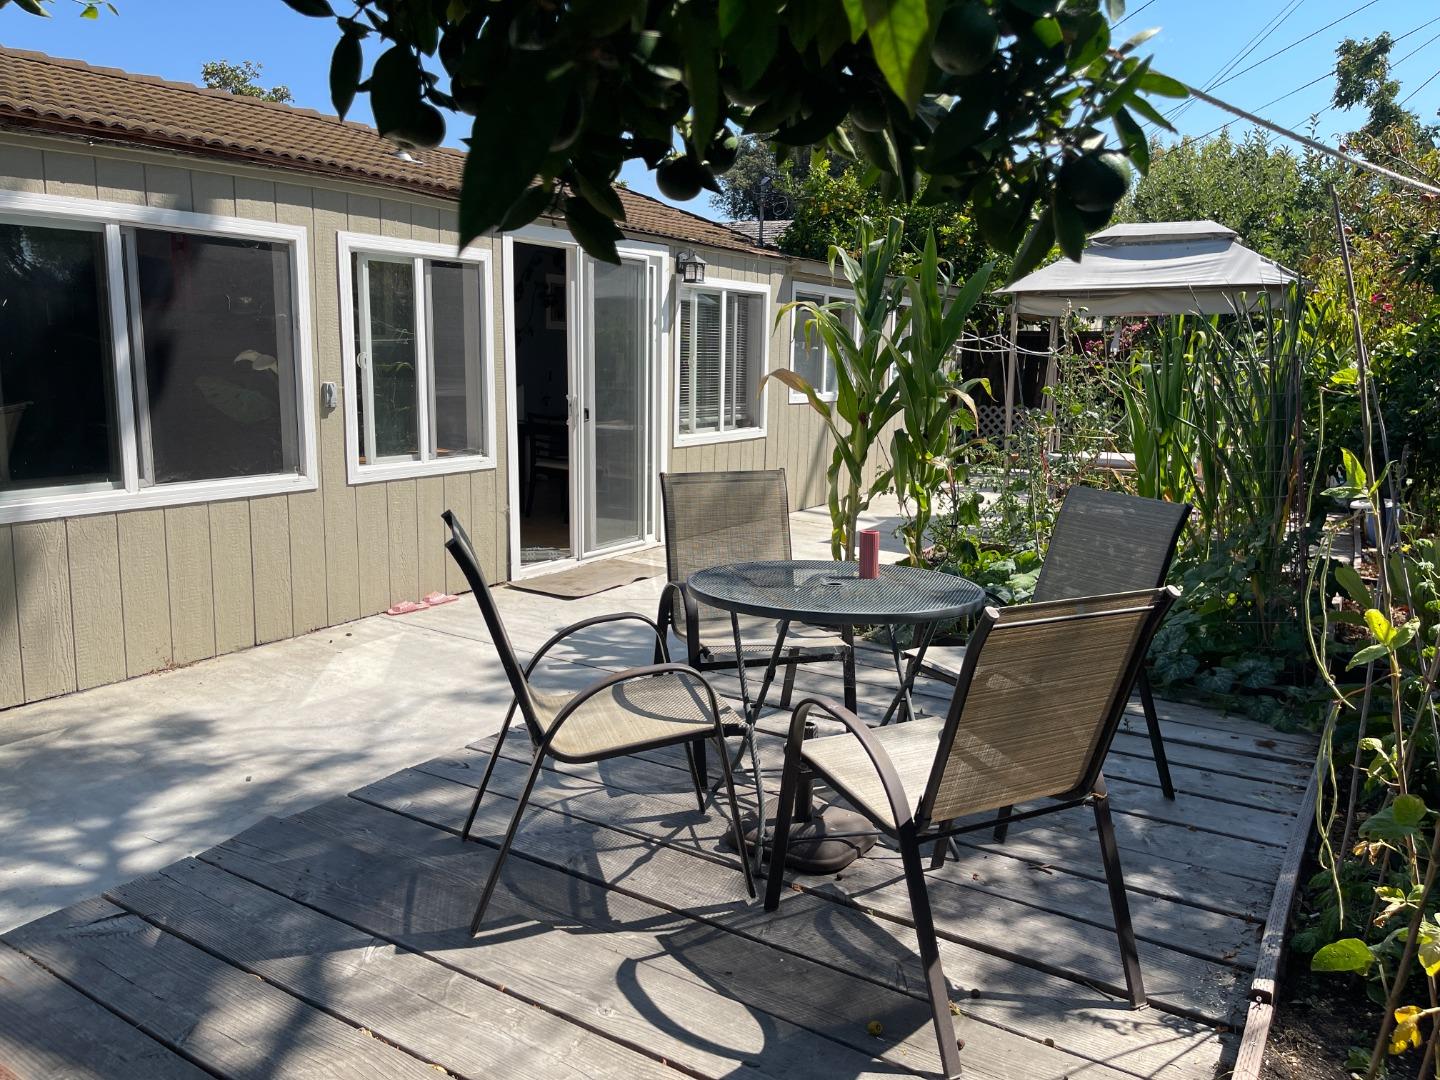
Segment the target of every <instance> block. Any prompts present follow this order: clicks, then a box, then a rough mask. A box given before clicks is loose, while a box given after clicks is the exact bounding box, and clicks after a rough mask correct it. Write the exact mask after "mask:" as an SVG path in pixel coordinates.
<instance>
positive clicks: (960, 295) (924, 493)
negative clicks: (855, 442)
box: [890, 232, 991, 566]
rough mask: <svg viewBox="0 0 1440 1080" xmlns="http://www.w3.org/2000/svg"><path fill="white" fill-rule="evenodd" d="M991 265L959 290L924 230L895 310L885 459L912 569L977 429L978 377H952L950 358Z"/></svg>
mask: <svg viewBox="0 0 1440 1080" xmlns="http://www.w3.org/2000/svg"><path fill="white" fill-rule="evenodd" d="M990 270H991V267H990V265H988V264H987V265H986V266H983V267H981V269H980V271H979V272H978V273H977V274H975V275H974V276H972V277H971V278H970V280H969V281H968V282H966V283H965V284H964V285H963V287H962V286H961V285H960V283H959V282H957V281H955V280H953V279H952V277H951V274H950V270H949V268H948V267H947V266H946V265H945V264H944V263H942V262H941V261H940V257H939V255H938V254H937V250H936V244H935V234H934V233H933V232H929V233H927V234H926V236H925V247H924V249H923V251H922V253H921V259H920V267H919V271H918V273H917V274H916V276H914V277H911V278H907V279H906V281H905V295H906V297H907V298H908V300H909V303H908V304H907V305H906V306H904V307H902V308H901V309H900V311H899V312H898V313H897V317H896V319H897V321H896V337H897V339H898V344H897V345H896V347H895V349H894V357H895V368H894V372H895V375H894V385H896V386H897V387H898V388H899V407H900V426H899V428H898V429H897V430H896V431H895V432H894V433H893V435H892V436H891V441H890V461H891V471H892V473H893V478H894V485H895V492H896V494H897V495H898V496H899V499H900V508H901V512H902V513H904V514H905V516H906V521H905V522H904V524H902V525H901V526H900V536H901V538H902V539H903V540H904V542H905V550H906V552H907V553H908V560H909V562H910V565H912V566H923V565H924V563H925V548H926V545H927V543H928V540H927V535H928V532H929V528H930V521H931V519H932V517H933V516H934V510H935V500H936V498H937V496H938V495H939V494H940V492H941V491H942V490H943V489H944V486H945V484H946V483H947V482H948V481H950V480H951V479H952V478H953V477H954V474H955V463H956V456H957V454H958V452H959V447H960V445H961V442H960V440H961V438H962V437H963V436H964V434H965V433H966V432H971V431H974V430H975V429H976V428H977V427H978V418H977V414H976V411H975V401H974V399H973V398H972V397H971V396H970V390H971V389H972V388H973V387H974V385H975V384H976V383H978V382H980V380H977V379H970V380H964V381H962V380H959V379H957V377H956V375H955V371H954V368H955V365H954V364H953V362H952V358H953V354H954V349H955V343H956V342H957V341H959V340H960V335H961V333H962V332H963V331H964V329H965V325H966V322H967V320H968V319H969V318H970V313H971V311H972V310H973V309H974V307H975V304H976V301H978V300H979V299H980V294H981V292H982V291H983V290H984V288H985V285H986V283H987V282H988V281H989V280H990ZM988 388H989V387H988V384H987V386H986V389H988Z"/></svg>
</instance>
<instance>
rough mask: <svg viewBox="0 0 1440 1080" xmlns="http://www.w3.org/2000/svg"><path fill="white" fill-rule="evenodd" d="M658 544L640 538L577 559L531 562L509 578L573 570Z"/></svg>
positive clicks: (523, 577) (519, 578)
mask: <svg viewBox="0 0 1440 1080" xmlns="http://www.w3.org/2000/svg"><path fill="white" fill-rule="evenodd" d="M659 546H660V541H659V540H640V541H637V542H636V543H633V544H627V545H626V546H625V547H621V548H607V549H606V550H604V551H599V552H596V553H595V554H594V555H585V556H583V557H581V558H578V559H574V558H571V559H551V560H550V561H548V562H537V563H531V564H530V565H528V566H523V567H521V568H520V569H519V570H518V571H517V572H516V573H514V574H512V575H511V577H510V580H511V581H523V580H525V579H526V578H533V577H540V576H542V575H544V574H559V573H562V572H563V571H566V570H574V569H575V568H576V567H579V566H587V565H589V564H590V563H596V562H604V561H605V560H606V559H619V558H623V557H624V556H626V555H634V554H636V553H638V552H641V551H649V550H650V549H652V548H657V547H659Z"/></svg>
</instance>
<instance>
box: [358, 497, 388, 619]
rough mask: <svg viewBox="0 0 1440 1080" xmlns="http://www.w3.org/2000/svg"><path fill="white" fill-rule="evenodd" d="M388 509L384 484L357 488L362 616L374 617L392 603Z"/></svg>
mask: <svg viewBox="0 0 1440 1080" xmlns="http://www.w3.org/2000/svg"><path fill="white" fill-rule="evenodd" d="M386 509H387V500H386V497H385V485H384V484H361V485H360V486H359V487H357V488H356V489H355V532H356V539H357V541H358V556H359V560H358V565H359V579H360V614H361V615H374V614H375V613H376V612H377V611H384V610H385V609H386V608H387V607H389V606H390V603H391V600H390V551H389V541H390V524H389V520H388V517H387V514H386Z"/></svg>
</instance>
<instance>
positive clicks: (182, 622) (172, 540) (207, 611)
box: [165, 503, 215, 664]
mask: <svg viewBox="0 0 1440 1080" xmlns="http://www.w3.org/2000/svg"><path fill="white" fill-rule="evenodd" d="M165 550H166V553H167V560H166V561H167V564H168V568H169V576H170V637H171V640H172V641H173V643H174V660H175V663H177V664H190V663H194V662H195V661H196V660H203V659H205V658H206V657H207V656H214V655H215V601H214V593H213V592H212V589H213V588H214V580H213V578H212V577H211V571H210V511H209V508H208V507H206V506H205V505H204V504H203V503H202V504H199V505H196V506H172V507H169V508H168V509H166V511H165Z"/></svg>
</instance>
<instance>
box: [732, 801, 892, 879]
mask: <svg viewBox="0 0 1440 1080" xmlns="http://www.w3.org/2000/svg"><path fill="white" fill-rule="evenodd" d="M733 835H734V834H733V833H731V832H730V831H729V830H728V829H727V830H726V833H725V838H724V839H723V840H722V841H721V842H720V843H721V847H723V848H725V849H726V850H728V851H734V850H735V842H734V840H733V839H732V838H731V837H732V836H733ZM766 835H767V836H771V837H773V836H774V835H775V822H774V820H773V819H772V820H771V821H769V822H768V823H767V828H766ZM879 838H880V834H879V833H878V832H876V831H875V828H874V826H873V825H871V824H870V822H869V820H868V819H867V818H865V817H864V816H863V815H861V814H857V813H854V812H853V811H850V810H843V809H841V808H839V807H835V806H830V807H825V808H824V809H819V810H817V811H816V812H815V813H814V815H813V816H812V817H811V818H810V820H809V821H792V822H791V823H790V842H789V845H788V849H787V850H786V852H785V865H786V866H788V867H789V868H790V869H791V870H794V871H795V872H796V873H798V874H834V873H838V872H839V871H841V870H843V869H845V867H847V866H849V865H850V864H851V863H852V862H854V861H855V860H856V859H858V858H860V856H862V855H864V854H865V853H866V852H867V851H869V850H870V849H871V848H872V847H874V846H875V841H877V840H878V839H879ZM745 844H746V847H747V849H749V850H752V851H753V850H754V847H755V823H754V819H753V818H752V819H751V820H750V822H749V823H748V824H747V825H746V827H745ZM765 858H766V861H769V858H770V855H769V852H768V851H767V852H766V855H765Z"/></svg>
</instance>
